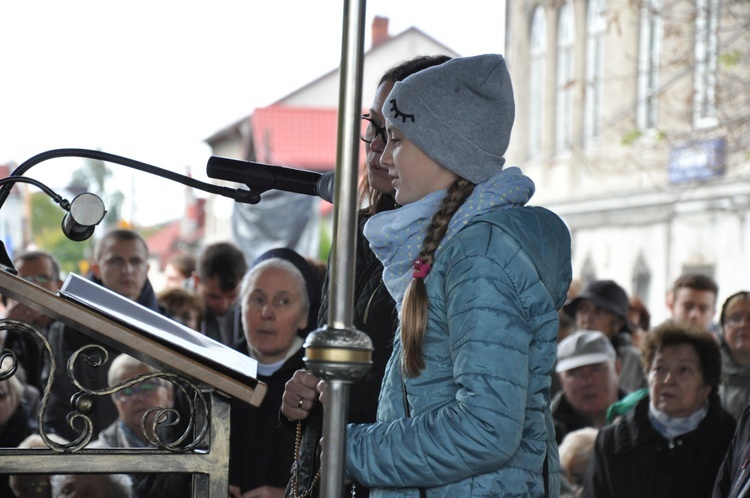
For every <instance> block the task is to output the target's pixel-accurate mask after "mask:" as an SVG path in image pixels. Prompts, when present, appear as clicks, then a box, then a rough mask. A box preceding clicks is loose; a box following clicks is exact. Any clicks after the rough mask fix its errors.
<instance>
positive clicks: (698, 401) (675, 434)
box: [583, 322, 735, 498]
mask: <svg viewBox="0 0 750 498" xmlns="http://www.w3.org/2000/svg"><path fill="white" fill-rule="evenodd" d="M693 327H694V326H692V325H689V324H677V323H671V322H668V323H666V324H664V325H661V326H659V327H657V328H655V329H654V330H653V331H652V332H651V333H650V334H649V336H648V338H647V340H646V343H645V345H644V355H643V360H644V366H645V368H646V371H647V372H648V389H649V395H648V397H645V398H643V399H641V401H640V402H638V404H637V405H636V406H635V408H634V409H633V410H632V411H630V412H629V413H627V414H625V416H624V417H623V418H622V419H620V420H619V422H617V423H615V424H613V425H610V426H607V427H605V428H603V429H601V430H600V431H599V435H598V436H597V439H596V444H595V447H594V454H593V455H592V461H591V463H590V465H589V467H588V469H587V472H586V479H585V484H584V488H583V496H591V497H597V498H602V497H605V498H606V497H634V496H638V497H661V498H663V497H669V496H674V497H678V496H679V497H681V498H690V497H696V498H697V497H707V496H711V491H712V489H713V482H714V479H715V478H716V475H717V473H718V470H719V467H720V465H721V463H722V461H723V459H724V455H725V453H726V451H727V448H728V446H729V442H730V440H731V438H732V434H733V431H734V426H735V423H734V419H733V418H732V416H731V415H729V414H728V413H727V412H726V411H724V409H723V408H722V407H721V403H720V401H719V396H718V387H719V382H720V380H721V354H720V352H719V346H718V344H717V342H716V340H715V339H714V337H713V336H712V335H711V334H710V333H708V332H705V331H702V330H698V329H697V328H693Z"/></svg>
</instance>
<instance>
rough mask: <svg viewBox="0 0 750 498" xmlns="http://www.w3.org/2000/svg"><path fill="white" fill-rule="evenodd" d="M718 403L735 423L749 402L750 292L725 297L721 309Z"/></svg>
mask: <svg viewBox="0 0 750 498" xmlns="http://www.w3.org/2000/svg"><path fill="white" fill-rule="evenodd" d="M719 321H720V323H721V336H720V338H719V342H720V344H721V359H722V368H723V369H724V378H723V380H722V383H721V387H720V388H719V394H720V395H721V404H722V406H723V407H724V409H725V410H726V411H728V412H729V414H730V415H732V416H733V417H734V419H735V420H739V419H740V417H742V412H743V411H744V410H745V407H746V406H747V405H748V403H750V292H748V291H740V292H737V293H735V294H733V295H731V296H729V297H728V298H727V300H726V301H724V306H722V308H721V316H720V318H719Z"/></svg>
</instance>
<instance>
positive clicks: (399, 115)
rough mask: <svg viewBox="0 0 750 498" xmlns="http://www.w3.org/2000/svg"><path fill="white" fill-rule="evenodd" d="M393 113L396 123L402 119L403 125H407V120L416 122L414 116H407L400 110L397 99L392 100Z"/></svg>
mask: <svg viewBox="0 0 750 498" xmlns="http://www.w3.org/2000/svg"><path fill="white" fill-rule="evenodd" d="M391 104H393V105H391V109H390V110H391V111H393V112H394V115H393V120H394V121H395V120H396V119H397V118H399V117H400V118H401V122H402V123H406V120H407V119H411V122H412V123H413V122H414V114H406V113H403V112H401V111H399V110H398V105H396V99H391Z"/></svg>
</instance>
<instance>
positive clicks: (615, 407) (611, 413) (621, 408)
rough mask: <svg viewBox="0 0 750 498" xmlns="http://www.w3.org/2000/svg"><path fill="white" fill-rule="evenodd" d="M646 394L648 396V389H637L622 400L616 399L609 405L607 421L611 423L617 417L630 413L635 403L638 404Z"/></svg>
mask: <svg viewBox="0 0 750 498" xmlns="http://www.w3.org/2000/svg"><path fill="white" fill-rule="evenodd" d="M646 396H648V389H646V388H643V389H638V390H637V391H633V392H632V393H630V394H628V395H627V396H625V397H624V398H622V399H621V400H620V401H616V402H614V403H612V404H611V405H609V408H607V423H608V424H611V423H612V422H613V421H614V419H615V417H619V416H621V415H625V414H626V413H628V412H629V411H630V410H632V409H633V407H634V406H635V405H637V404H638V402H639V401H640V400H642V399H643V398H645V397H646Z"/></svg>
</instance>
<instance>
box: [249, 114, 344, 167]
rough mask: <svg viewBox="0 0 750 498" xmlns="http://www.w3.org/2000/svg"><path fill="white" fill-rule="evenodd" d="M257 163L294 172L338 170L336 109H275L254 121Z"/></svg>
mask: <svg viewBox="0 0 750 498" xmlns="http://www.w3.org/2000/svg"><path fill="white" fill-rule="evenodd" d="M250 122H251V125H252V135H253V136H252V140H253V147H254V149H255V160H256V161H258V162H261V163H266V164H277V165H279V166H287V167H291V168H300V169H309V170H314V171H330V170H333V169H334V168H335V166H336V140H337V130H338V114H337V110H336V109H315V108H308V107H285V106H280V105H274V106H270V107H264V108H260V109H256V110H255V112H254V113H253V115H252V116H251V118H250Z"/></svg>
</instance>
